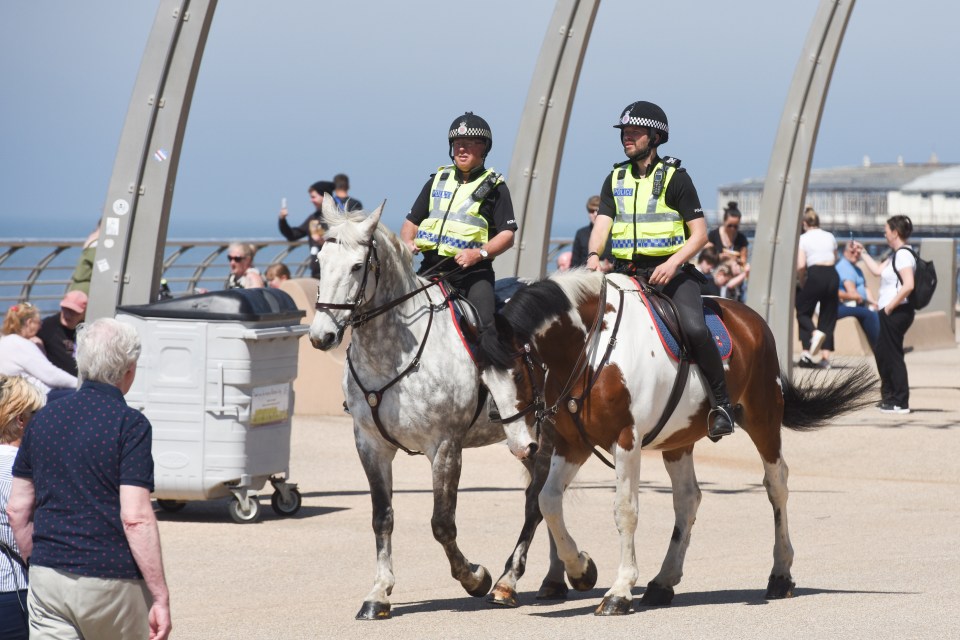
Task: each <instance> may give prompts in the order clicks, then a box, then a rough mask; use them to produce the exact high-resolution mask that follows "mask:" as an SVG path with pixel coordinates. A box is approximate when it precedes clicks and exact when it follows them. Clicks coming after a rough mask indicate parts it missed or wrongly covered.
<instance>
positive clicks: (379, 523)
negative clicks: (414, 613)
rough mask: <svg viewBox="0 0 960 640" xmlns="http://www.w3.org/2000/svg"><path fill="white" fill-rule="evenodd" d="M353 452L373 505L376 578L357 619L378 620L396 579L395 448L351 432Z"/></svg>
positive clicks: (386, 613) (387, 608) (387, 614)
mask: <svg viewBox="0 0 960 640" xmlns="http://www.w3.org/2000/svg"><path fill="white" fill-rule="evenodd" d="M354 437H355V439H356V442H357V453H358V454H360V462H361V464H362V465H363V471H364V473H366V474H367V483H368V484H369V485H370V500H371V502H372V503H373V535H374V537H375V538H376V542H377V576H376V578H375V580H374V582H373V588H372V589H371V590H370V593H368V594H367V597H366V598H364V600H363V606H362V607H361V608H360V611H359V612H358V613H357V620H382V619H386V618H389V617H390V599H389V595H390V593H391V592H392V591H393V585H394V583H395V582H396V579H395V578H394V575H393V548H392V545H391V535H392V534H393V457H394V455H395V454H396V450H395V449H389V448H385V447H375V446H373V445H372V444H371V443H370V442H367V441H365V440H364V439H363V436H362V435H361V433H360V432H359V430H358V429H354Z"/></svg>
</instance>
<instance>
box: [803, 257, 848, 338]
mask: <svg viewBox="0 0 960 640" xmlns="http://www.w3.org/2000/svg"><path fill="white" fill-rule="evenodd" d="M839 290H840V276H839V275H838V274H837V270H836V269H835V268H834V267H833V265H830V266H829V267H828V266H824V265H820V264H815V265H813V266H812V267H807V281H806V282H804V283H803V289H801V290H800V292H799V293H798V294H797V325H798V326H799V327H800V344H801V345H803V348H804V349H809V348H810V335H811V334H812V333H813V330H814V328H817V329H819V330H820V331H822V332H823V333H825V334H826V338H825V339H824V341H823V348H824V349H826V350H827V351H833V330H834V328H835V327H836V326H837V307H839V305H840V294H839ZM818 302H819V303H820V315H818V316H817V326H816V327H814V326H813V310H814V309H816V307H817V303H818Z"/></svg>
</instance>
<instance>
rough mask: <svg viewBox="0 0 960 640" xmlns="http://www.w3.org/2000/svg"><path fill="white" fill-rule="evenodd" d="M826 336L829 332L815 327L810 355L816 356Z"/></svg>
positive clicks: (811, 339) (811, 338) (811, 336)
mask: <svg viewBox="0 0 960 640" xmlns="http://www.w3.org/2000/svg"><path fill="white" fill-rule="evenodd" d="M826 338H827V334H825V333H824V332H823V331H820V330H819V329H814V331H813V333H812V334H810V355H812V356H815V355H817V353H819V352H820V347H822V346H823V341H824V340H826Z"/></svg>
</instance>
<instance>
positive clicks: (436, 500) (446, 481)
mask: <svg viewBox="0 0 960 640" xmlns="http://www.w3.org/2000/svg"><path fill="white" fill-rule="evenodd" d="M431 462H432V464H433V516H432V517H431V518H430V525H431V526H432V528H433V537H434V538H435V539H436V540H437V542H439V543H440V545H441V546H442V547H443V550H444V552H445V553H446V554H447V560H449V561H450V575H452V576H453V577H454V578H455V579H456V580H458V581H459V582H460V584H461V585H462V586H463V588H464V589H466V591H467V593H469V594H470V595H471V596H474V597H476V598H480V597H482V596H485V595H487V592H488V591H490V586H491V584H493V579H492V578H491V577H490V573H489V572H488V571H487V570H486V568H484V567H483V566H482V565H478V564H470V563H469V562H467V559H466V558H465V557H464V555H463V553H462V552H461V551H460V548H459V547H458V546H457V522H456V517H457V488H458V487H459V485H460V470H461V468H462V464H463V450H462V448H461V446H460V443H459V442H454V441H450V440H446V441H444V442H442V443H440V446H439V447H438V448H437V451H436V452H435V453H434V454H433V459H432V461H431Z"/></svg>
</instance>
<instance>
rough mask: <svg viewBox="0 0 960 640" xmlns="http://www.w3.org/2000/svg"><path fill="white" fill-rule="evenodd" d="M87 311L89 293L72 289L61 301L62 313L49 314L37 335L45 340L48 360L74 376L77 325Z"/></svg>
mask: <svg viewBox="0 0 960 640" xmlns="http://www.w3.org/2000/svg"><path fill="white" fill-rule="evenodd" d="M86 313H87V294H85V293H84V292H83V291H70V292H68V293H67V295H65V296H64V297H63V300H61V301H60V313H57V314H55V315H52V316H47V317H46V318H44V319H43V322H42V323H41V324H40V331H38V332H37V337H38V338H40V340H42V341H43V351H44V352H45V353H46V354H47V360H49V361H50V362H52V363H53V364H54V365H56V366H57V367H59V368H61V369H63V370H64V371H66V372H67V373H69V374H70V375H72V376H75V375H77V361H76V359H75V357H74V356H75V352H76V347H77V325H79V324H80V323H81V322H83V318H84V316H86Z"/></svg>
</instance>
